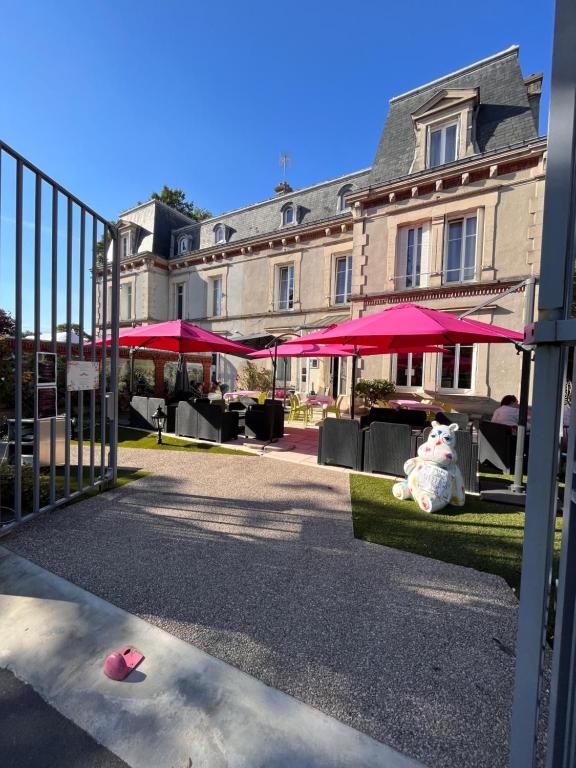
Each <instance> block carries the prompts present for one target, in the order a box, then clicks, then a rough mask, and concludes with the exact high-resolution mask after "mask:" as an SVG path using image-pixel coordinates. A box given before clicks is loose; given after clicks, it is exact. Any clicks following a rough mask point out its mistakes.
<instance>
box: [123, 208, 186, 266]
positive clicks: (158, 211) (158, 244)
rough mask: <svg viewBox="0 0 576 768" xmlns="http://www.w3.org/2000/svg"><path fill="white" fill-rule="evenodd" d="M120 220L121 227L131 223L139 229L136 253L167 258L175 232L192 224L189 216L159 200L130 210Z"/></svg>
mask: <svg viewBox="0 0 576 768" xmlns="http://www.w3.org/2000/svg"><path fill="white" fill-rule="evenodd" d="M120 220H121V222H120V225H122V223H128V222H129V223H131V224H136V226H137V227H138V229H137V231H136V249H135V250H136V253H157V254H159V255H161V256H166V257H167V256H168V254H169V252H170V238H171V235H172V232H173V230H174V229H176V228H177V227H182V226H183V225H185V224H190V223H192V221H191V219H190V218H188V216H185V215H184V214H183V213H180V212H179V211H176V210H174V208H170V206H168V205H166V204H165V203H162V202H161V201H159V200H148V201H147V202H146V203H141V204H140V205H137V206H135V207H134V208H130V210H128V211H125V212H124V213H122V214H121V216H120Z"/></svg>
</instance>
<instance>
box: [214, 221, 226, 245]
mask: <svg viewBox="0 0 576 768" xmlns="http://www.w3.org/2000/svg"><path fill="white" fill-rule="evenodd" d="M214 242H215V243H225V242H226V227H225V226H224V224H217V225H216V227H215V229H214Z"/></svg>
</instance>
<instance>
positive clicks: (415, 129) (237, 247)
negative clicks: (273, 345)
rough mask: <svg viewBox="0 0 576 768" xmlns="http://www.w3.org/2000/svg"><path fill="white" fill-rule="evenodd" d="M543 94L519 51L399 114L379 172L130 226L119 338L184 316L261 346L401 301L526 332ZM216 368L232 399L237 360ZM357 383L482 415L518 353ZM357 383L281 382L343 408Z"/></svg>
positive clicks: (290, 373)
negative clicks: (342, 397) (392, 384)
mask: <svg viewBox="0 0 576 768" xmlns="http://www.w3.org/2000/svg"><path fill="white" fill-rule="evenodd" d="M541 80H542V78H541V76H539V75H533V76H531V77H529V78H527V79H526V80H525V79H524V77H523V76H522V73H521V71H520V67H519V64H518V49H517V48H512V49H509V50H507V51H504V52H502V53H500V54H497V55H496V56H493V57H490V58H489V59H486V60H484V61H482V62H478V63H476V64H473V65H470V66H469V67H466V68H464V69H463V70H460V71H459V72H456V73H452V74H451V75H447V76H446V77H444V78H441V79H440V80H438V81H435V82H433V83H429V84H427V85H424V86H421V87H420V88H417V89H415V90H414V91H411V92H409V93H408V94H404V95H402V96H399V97H396V98H395V99H392V100H391V102H390V109H389V113H388V118H387V120H386V125H385V128H384V131H383V134H382V139H381V141H380V144H379V147H378V149H377V152H376V156H375V160H374V164H373V166H372V167H371V168H369V169H366V170H362V171H359V172H357V173H353V174H348V175H347V176H343V177H340V178H337V179H333V180H330V181H327V182H324V183H321V184H317V185H315V186H313V187H309V188H306V189H302V190H297V191H292V190H291V189H290V188H289V187H288V188H287V189H283V190H282V194H279V195H277V196H276V197H274V198H271V199H269V200H265V201H263V202H261V203H257V204H255V205H252V206H248V207H246V208H242V209H239V210H237V211H231V212H229V213H226V214H222V215H221V216H218V217H214V218H213V219H210V220H208V221H205V222H202V223H195V222H190V221H189V220H187V219H186V217H183V216H181V215H180V214H176V213H175V212H174V211H171V209H168V208H167V207H166V206H164V205H162V204H161V203H159V202H157V201H150V202H148V203H145V204H143V205H141V206H138V207H137V208H134V209H132V210H130V211H127V212H126V213H125V214H123V215H122V217H121V223H120V228H119V237H120V253H121V270H122V273H121V304H120V307H121V323H122V324H125V325H126V324H135V323H137V324H140V323H150V322H157V321H161V320H166V319H172V318H177V317H178V316H181V317H183V318H185V319H189V320H191V321H193V322H196V323H198V324H200V325H202V326H203V327H206V328H209V329H210V330H212V331H215V332H217V333H221V334H223V335H226V336H230V337H231V338H234V339H237V340H245V341H246V342H247V343H250V344H253V343H254V344H256V345H257V342H258V339H259V340H260V342H261V344H264V343H265V342H266V340H269V339H270V338H272V336H274V335H282V334H289V335H295V334H296V335H298V334H302V335H304V334H305V333H306V332H307V331H308V330H312V329H314V328H319V327H322V326H328V325H330V324H332V323H333V322H341V321H342V320H344V319H347V318H348V317H357V316H360V315H362V314H364V313H369V312H376V311H380V310H382V309H385V308H386V306H389V305H391V304H397V303H398V302H403V301H410V302H415V303H419V304H423V305H425V306H429V307H433V308H435V309H441V310H448V311H453V312H456V313H461V312H465V311H467V310H469V309H472V308H473V307H475V306H477V305H478V304H480V303H482V302H487V304H486V306H485V308H484V309H482V311H480V312H478V313H477V314H475V315H474V317H475V318H476V319H479V320H485V321H487V322H495V323H498V324H499V325H502V326H505V327H508V328H511V329H514V330H521V329H522V327H523V314H524V291H523V287H522V286H521V285H520V284H521V283H522V281H523V280H524V279H526V278H527V277H532V276H534V277H537V275H538V271H539V259H540V247H541V233H542V207H543V197H544V177H545V162H546V141H545V139H544V138H542V137H539V136H538V129H537V125H538V96H539V90H540V84H541ZM514 286H519V287H518V289H517V290H516V291H515V292H512V293H510V294H508V295H507V296H504V297H502V298H499V294H501V293H502V292H503V291H506V290H508V289H509V288H513V287H514ZM100 294H101V291H100ZM490 297H493V301H491V302H490V301H489V299H490ZM218 364H219V370H218V376H219V377H220V378H221V379H223V380H225V381H226V383H227V384H228V385H229V386H231V387H233V386H234V384H235V375H236V371H237V368H238V367H240V366H241V365H242V364H243V363H242V361H239V360H238V359H235V358H229V359H225V358H224V357H223V356H220V359H219V361H218ZM263 364H266V363H263ZM360 368H361V375H362V376H368V377H372V376H379V377H380V376H382V377H385V378H392V379H393V380H396V383H397V385H398V386H399V387H400V388H401V390H402V391H404V392H406V393H407V394H408V395H409V396H412V395H414V394H420V395H427V396H430V395H431V394H435V395H436V396H438V397H442V399H445V400H453V401H454V402H456V403H457V404H458V407H459V408H462V409H465V410H469V411H471V412H475V413H479V412H484V411H489V410H491V409H492V408H493V407H494V404H495V403H496V402H497V401H498V400H500V398H501V397H502V396H503V395H504V394H508V393H517V391H518V385H519V372H520V362H519V358H517V357H516V355H515V350H514V348H513V347H512V345H476V346H475V347H474V348H473V349H465V348H462V349H451V350H447V352H446V353H445V354H444V355H440V354H427V355H425V356H424V357H423V358H422V359H420V358H413V359H408V358H407V357H406V356H402V357H401V358H396V357H395V356H393V357H383V356H378V357H373V358H366V359H365V360H363V361H361V364H360ZM347 373H348V371H347V362H346V361H345V360H341V361H333V360H329V359H322V358H320V359H312V360H305V359H293V360H292V361H291V363H289V364H288V367H287V370H286V378H287V381H288V382H289V383H290V384H292V385H293V386H295V387H296V388H297V389H299V390H301V391H310V390H312V389H314V390H315V391H324V390H329V391H330V393H331V394H335V393H340V392H342V393H344V394H346V395H347V394H349V392H348V388H349V382H348V376H347ZM283 375H284V371H283V370H281V371H280V379H281V380H283Z"/></svg>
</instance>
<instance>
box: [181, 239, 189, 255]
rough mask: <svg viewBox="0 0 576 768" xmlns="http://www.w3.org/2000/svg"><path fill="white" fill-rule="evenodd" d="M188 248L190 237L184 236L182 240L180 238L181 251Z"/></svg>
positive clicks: (183, 251)
mask: <svg viewBox="0 0 576 768" xmlns="http://www.w3.org/2000/svg"><path fill="white" fill-rule="evenodd" d="M187 250H188V238H187V237H183V238H182V240H180V253H186V251H187Z"/></svg>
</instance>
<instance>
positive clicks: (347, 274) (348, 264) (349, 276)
mask: <svg viewBox="0 0 576 768" xmlns="http://www.w3.org/2000/svg"><path fill="white" fill-rule="evenodd" d="M344 260H346V269H345V272H344V281H345V284H346V285H348V284H350V291H349V292H346V294H345V295H344V300H343V301H338V297H339V296H341V295H342V294H339V293H337V290H338V263H339V262H341V261H344ZM351 295H352V254H351V253H345V254H342V255H338V256H336V257H335V258H334V292H333V295H332V304H335V305H338V306H346V304H350V296H351Z"/></svg>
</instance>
